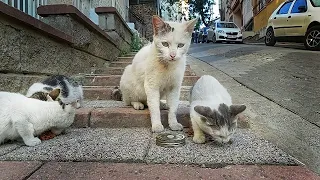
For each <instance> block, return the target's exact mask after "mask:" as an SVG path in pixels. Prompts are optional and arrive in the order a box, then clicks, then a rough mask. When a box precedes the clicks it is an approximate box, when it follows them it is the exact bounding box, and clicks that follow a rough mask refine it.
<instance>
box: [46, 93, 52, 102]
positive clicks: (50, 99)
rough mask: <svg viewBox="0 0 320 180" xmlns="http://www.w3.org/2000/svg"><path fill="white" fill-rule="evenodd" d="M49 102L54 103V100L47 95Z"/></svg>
mask: <svg viewBox="0 0 320 180" xmlns="http://www.w3.org/2000/svg"><path fill="white" fill-rule="evenodd" d="M47 101H49V102H52V101H54V100H53V99H52V97H51V96H49V94H47Z"/></svg>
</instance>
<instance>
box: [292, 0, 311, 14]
mask: <svg viewBox="0 0 320 180" xmlns="http://www.w3.org/2000/svg"><path fill="white" fill-rule="evenodd" d="M300 6H305V7H306V8H307V1H306V0H296V2H295V3H294V4H293V7H292V10H291V13H303V12H300V10H299V7H300Z"/></svg>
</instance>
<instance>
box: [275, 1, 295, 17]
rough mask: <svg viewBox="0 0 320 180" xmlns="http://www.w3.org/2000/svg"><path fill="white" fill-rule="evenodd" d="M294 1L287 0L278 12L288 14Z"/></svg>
mask: <svg viewBox="0 0 320 180" xmlns="http://www.w3.org/2000/svg"><path fill="white" fill-rule="evenodd" d="M291 4H292V1H290V2H286V3H285V4H284V5H283V6H282V7H281V8H280V9H279V11H278V13H277V14H288V12H289V9H290V6H291Z"/></svg>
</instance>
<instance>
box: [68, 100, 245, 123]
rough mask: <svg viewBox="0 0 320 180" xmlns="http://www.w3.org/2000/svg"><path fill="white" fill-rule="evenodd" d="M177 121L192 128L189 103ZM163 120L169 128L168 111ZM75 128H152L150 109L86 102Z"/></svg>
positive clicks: (181, 107) (184, 104)
mask: <svg viewBox="0 0 320 180" xmlns="http://www.w3.org/2000/svg"><path fill="white" fill-rule="evenodd" d="M177 119H178V121H179V122H180V123H181V124H182V125H183V126H184V127H190V115H189V102H188V101H180V105H179V108H178V111H177ZM161 120H162V123H163V125H164V126H165V127H168V110H161ZM238 126H239V128H248V127H249V121H248V119H247V117H246V116H244V115H240V118H239V122H238ZM72 127H75V128H84V127H91V128H132V127H151V121H150V113H149V110H148V109H145V110H135V109H133V108H132V107H131V106H126V105H125V104H124V103H123V102H122V101H101V100H100V101H85V102H84V107H83V108H80V109H78V110H77V114H76V117H75V122H74V124H73V125H72Z"/></svg>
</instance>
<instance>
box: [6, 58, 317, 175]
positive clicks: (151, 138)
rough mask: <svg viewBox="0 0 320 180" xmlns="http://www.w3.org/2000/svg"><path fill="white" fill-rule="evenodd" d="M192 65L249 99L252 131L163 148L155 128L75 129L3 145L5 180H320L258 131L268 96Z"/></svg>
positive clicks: (195, 62)
mask: <svg viewBox="0 0 320 180" xmlns="http://www.w3.org/2000/svg"><path fill="white" fill-rule="evenodd" d="M188 63H189V64H190V65H191V67H192V69H194V70H195V72H196V73H197V75H199V76H201V75H202V74H211V75H214V76H215V77H216V78H218V80H219V81H220V82H221V83H222V84H223V85H225V86H226V87H227V88H228V90H229V89H230V90H229V91H230V93H231V95H232V96H233V97H234V98H233V99H234V102H235V103H245V104H248V103H249V102H250V105H249V106H248V109H247V110H246V111H245V113H244V116H245V117H246V118H248V119H249V121H250V122H251V123H250V124H251V125H252V127H253V131H252V130H251V129H248V128H239V129H238V130H237V132H236V134H235V136H234V139H233V143H232V144H228V145H224V146H221V145H218V144H215V143H213V142H208V143H206V144H194V143H193V142H192V137H191V136H190V134H189V130H188V129H185V133H184V134H185V135H186V136H187V140H186V145H185V146H182V147H178V148H164V147H159V146H157V145H156V144H155V136H156V135H157V134H152V133H151V131H150V127H148V128H71V129H68V130H67V132H66V134H63V135H60V136H58V137H56V138H54V139H51V140H48V141H43V142H42V143H41V144H40V145H38V146H36V147H27V146H24V145H23V144H22V143H19V142H15V143H12V144H4V145H1V146H0V172H5V173H3V174H1V175H0V179H14V180H16V179H231V180H233V179H244V180H246V179H288V180H289V179H290V180H291V179H292V180H294V179H308V180H309V179H311V180H313V179H319V177H318V176H316V174H314V173H312V172H311V171H310V170H308V169H307V168H305V167H304V166H303V165H302V164H301V163H300V162H299V161H298V160H296V159H295V158H293V157H292V156H290V155H289V154H287V153H286V152H284V151H283V150H281V149H280V148H278V147H277V146H275V145H274V144H272V143H270V142H268V141H267V140H265V139H263V138H262V137H264V136H261V134H263V133H266V132H265V131H266V130H265V129H262V132H261V133H260V134H259V133H257V132H256V130H257V127H256V123H252V121H255V120H256V119H257V117H258V116H257V112H256V107H253V106H252V103H253V101H255V103H256V104H255V105H256V106H258V105H259V103H260V104H261V103H262V104H261V105H262V106H263V105H265V104H264V103H265V102H264V101H265V100H264V98H262V97H260V96H259V95H257V94H256V93H254V92H252V91H251V90H248V89H247V88H245V87H244V86H241V85H240V84H239V83H236V82H235V81H234V80H233V79H232V78H230V77H229V76H226V75H225V74H223V73H221V72H220V71H218V70H216V69H214V68H212V67H211V66H208V65H207V64H205V63H202V62H199V61H198V60H196V59H193V58H191V57H189V58H188ZM248 98H249V99H252V101H247V99H248ZM88 106H92V104H90V103H89V104H88ZM99 106H100V105H99ZM103 106H109V104H103ZM167 131H169V130H167ZM271 132H272V131H271ZM180 133H182V132H180ZM277 145H278V144H277ZM19 161H20V162H19ZM169 164H171V165H169Z"/></svg>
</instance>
